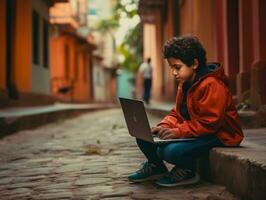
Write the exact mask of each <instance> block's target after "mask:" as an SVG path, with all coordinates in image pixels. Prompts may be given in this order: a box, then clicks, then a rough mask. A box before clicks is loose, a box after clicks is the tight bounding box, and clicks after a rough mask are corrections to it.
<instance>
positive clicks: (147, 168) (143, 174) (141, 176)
mask: <svg viewBox="0 0 266 200" xmlns="http://www.w3.org/2000/svg"><path fill="white" fill-rule="evenodd" d="M166 172H167V168H166V167H165V166H162V167H157V166H156V165H155V164H152V163H149V162H145V163H144V164H143V165H142V168H141V169H140V170H138V171H136V172H134V173H133V174H131V175H129V176H128V180H130V181H132V182H143V181H148V180H158V179H160V178H162V177H163V176H164V175H165V174H166Z"/></svg>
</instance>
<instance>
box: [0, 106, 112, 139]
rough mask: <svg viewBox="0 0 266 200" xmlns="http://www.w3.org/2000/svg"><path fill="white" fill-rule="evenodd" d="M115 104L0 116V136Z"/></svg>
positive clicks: (109, 107) (103, 108)
mask: <svg viewBox="0 0 266 200" xmlns="http://www.w3.org/2000/svg"><path fill="white" fill-rule="evenodd" d="M115 107H116V106H103V107H91V108H74V109H61V110H54V111H49V112H43V113H37V114H30V115H22V116H15V117H0V130H1V131H0V138H2V137H4V136H7V135H9V134H12V133H15V132H17V131H21V130H26V129H33V128H36V127H39V126H42V125H45V124H48V123H52V122H56V121H58V120H62V119H68V118H72V117H76V116H78V115H81V114H83V113H87V112H93V111H98V110H105V109H111V108H115Z"/></svg>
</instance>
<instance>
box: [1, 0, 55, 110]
mask: <svg viewBox="0 0 266 200" xmlns="http://www.w3.org/2000/svg"><path fill="white" fill-rule="evenodd" d="M55 2H56V1H50V0H37V1H36V0H27V1H19V0H3V1H1V2H0V13H1V14H0V15H1V16H0V31H1V34H0V42H1V47H0V100H1V101H0V102H1V103H0V104H1V105H2V106H6V105H9V104H14V105H16V104H17V105H20V104H21V105H23V104H31V105H34V104H39V103H41V102H43V103H45V102H47V103H50V102H51V101H53V100H52V98H50V96H49V95H50V58H49V7H50V6H52V5H53V3H55Z"/></svg>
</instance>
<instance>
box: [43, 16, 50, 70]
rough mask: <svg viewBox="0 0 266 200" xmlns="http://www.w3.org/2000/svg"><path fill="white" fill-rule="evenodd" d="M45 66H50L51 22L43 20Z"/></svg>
mask: <svg viewBox="0 0 266 200" xmlns="http://www.w3.org/2000/svg"><path fill="white" fill-rule="evenodd" d="M43 66H44V67H46V68H48V67H49V23H48V22H47V21H46V20H45V19H44V20H43Z"/></svg>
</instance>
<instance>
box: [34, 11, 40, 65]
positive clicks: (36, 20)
mask: <svg viewBox="0 0 266 200" xmlns="http://www.w3.org/2000/svg"><path fill="white" fill-rule="evenodd" d="M39 28H40V16H39V14H38V13H37V12H36V11H34V10H33V11H32V59H33V60H32V61H33V63H34V64H36V65H38V64H40V55H39V54H40V44H39V41H40V29H39Z"/></svg>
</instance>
